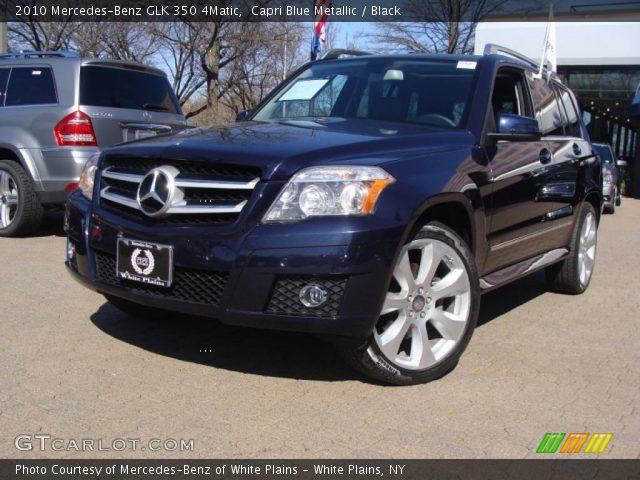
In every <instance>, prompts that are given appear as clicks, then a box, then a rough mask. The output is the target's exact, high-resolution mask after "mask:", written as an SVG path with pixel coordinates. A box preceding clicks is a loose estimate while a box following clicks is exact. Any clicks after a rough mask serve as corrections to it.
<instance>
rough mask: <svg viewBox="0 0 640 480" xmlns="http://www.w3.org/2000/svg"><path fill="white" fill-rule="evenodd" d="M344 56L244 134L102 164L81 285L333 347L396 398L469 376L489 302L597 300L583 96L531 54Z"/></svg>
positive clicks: (215, 131)
mask: <svg viewBox="0 0 640 480" xmlns="http://www.w3.org/2000/svg"><path fill="white" fill-rule="evenodd" d="M496 48H497V47H496ZM334 56H335V55H333V54H330V55H328V56H327V57H325V59H323V60H320V61H317V62H313V63H310V64H307V65H306V66H304V67H302V68H301V69H300V70H298V71H297V72H295V73H294V74H293V75H292V76H291V77H290V78H289V79H288V80H287V81H285V82H283V83H282V84H281V85H280V86H279V87H278V88H276V89H275V90H274V91H273V92H272V93H271V94H270V95H269V96H268V97H267V98H266V99H265V100H264V101H263V102H262V103H261V104H260V105H258V106H257V107H256V108H255V109H254V110H253V111H251V112H249V113H248V114H245V115H244V117H245V118H244V119H243V120H242V121H239V122H237V123H235V124H233V125H230V126H224V127H214V128H206V129H193V130H188V131H184V132H181V133H178V134H175V135H169V136H162V137H156V138H152V139H145V140H141V141H137V142H133V143H129V144H126V145H122V146H118V147H113V148H110V149H108V150H106V151H104V152H103V153H102V154H100V155H99V156H95V157H94V158H92V159H91V160H90V161H89V162H88V163H87V165H86V167H85V169H84V173H83V175H82V178H81V183H80V188H79V189H78V190H77V191H76V192H75V193H74V194H72V195H71V196H70V198H69V200H68V203H67V215H66V218H65V228H66V232H67V234H68V248H67V261H66V264H67V266H68V269H69V270H70V271H71V273H72V274H73V276H74V277H75V278H76V279H78V280H79V281H80V282H82V283H83V284H84V285H86V286H87V287H89V288H91V289H93V290H96V291H98V292H100V293H102V294H104V295H105V296H106V298H107V299H108V300H109V301H111V302H112V303H113V304H114V305H115V306H116V307H118V308H120V309H121V310H123V311H125V312H127V313H131V314H134V315H144V316H154V315H158V314H162V313H166V312H167V311H177V312H183V313H187V314H194V315H201V316H208V317H213V318H217V319H219V320H220V321H222V322H223V323H228V324H234V325H245V326H254V327H262V328H275V329H284V330H298V331H305V332H314V333H319V334H325V335H326V336H329V337H331V338H335V339H336V342H335V343H336V345H338V346H339V349H340V350H341V351H342V353H343V355H344V357H345V358H346V359H347V360H348V361H349V362H350V363H351V364H352V365H353V366H355V367H356V368H357V369H359V370H360V371H362V372H364V373H366V374H367V375H369V376H371V377H374V378H376V379H378V380H381V381H384V382H388V383H395V384H411V383H420V382H426V381H429V380H432V379H435V378H438V377H440V376H442V375H443V374H445V373H447V372H448V371H450V370H451V369H452V368H453V367H454V366H455V365H456V363H457V361H458V359H459V357H460V355H461V354H462V352H463V350H464V349H465V347H466V345H467V344H468V342H469V339H470V338H471V335H472V332H473V330H474V327H475V324H476V319H477V316H478V310H479V306H480V295H481V293H482V292H485V291H488V290H491V289H493V288H496V287H499V286H500V285H503V284H504V283H506V282H509V281H511V280H514V279H516V278H519V277H521V276H523V275H526V274H529V273H531V272H534V271H536V270H539V269H542V268H545V269H546V272H547V277H548V280H549V283H550V286H551V288H552V289H553V290H555V291H560V292H566V293H570V294H578V293H582V292H583V291H584V290H585V289H586V288H587V286H588V285H589V281H590V279H591V275H592V272H593V268H594V263H595V252H596V234H597V225H598V220H599V217H600V210H601V181H600V175H601V167H600V164H599V161H598V159H597V157H596V156H595V155H594V152H593V150H592V147H591V144H590V142H589V138H588V135H587V132H586V130H585V128H584V126H583V125H582V123H581V120H580V114H579V111H578V108H577V103H576V100H575V98H574V95H573V94H572V93H571V91H569V90H568V89H567V88H566V87H565V86H563V85H562V84H561V83H560V82H558V81H556V80H554V79H548V78H547V76H546V75H544V76H543V78H538V76H537V75H536V72H537V67H536V66H535V65H534V64H533V63H531V62H528V61H527V60H526V59H524V58H519V56H518V55H516V54H515V53H513V52H511V53H509V52H507V53H491V52H488V53H487V54H485V55H483V56H427V55H425V56H423V55H394V56H375V55H366V56H365V55H361V56H357V57H355V58H353V57H352V58H348V59H342V58H333V57H334Z"/></svg>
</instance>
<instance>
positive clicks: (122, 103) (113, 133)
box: [0, 52, 186, 236]
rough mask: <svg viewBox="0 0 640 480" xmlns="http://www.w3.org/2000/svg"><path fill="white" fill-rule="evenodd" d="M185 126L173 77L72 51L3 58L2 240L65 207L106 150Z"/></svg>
mask: <svg viewBox="0 0 640 480" xmlns="http://www.w3.org/2000/svg"><path fill="white" fill-rule="evenodd" d="M185 125H186V122H185V119H184V116H183V115H182V112H181V110H180V105H179V103H178V101H177V99H176V97H175V94H174V92H173V90H172V88H171V85H170V84H169V82H168V80H167V78H166V75H165V74H164V73H163V72H161V71H160V70H157V69H155V68H150V67H146V66H144V65H141V64H138V63H133V62H123V61H116V60H105V59H83V58H80V57H79V56H78V55H77V54H75V53H73V52H23V53H8V54H0V236H13V235H24V234H28V233H30V232H33V231H34V230H35V229H36V228H37V227H38V225H39V224H40V220H41V218H42V214H43V211H44V209H45V208H49V207H55V206H63V205H64V202H65V200H66V198H67V195H68V194H69V192H70V191H72V190H74V189H75V188H76V187H77V186H78V179H79V177H80V172H81V170H82V167H83V166H84V164H85V163H86V162H87V160H88V159H89V158H90V157H91V155H93V154H94V153H96V152H97V151H99V150H100V149H101V148H103V147H106V146H109V145H113V144H117V143H122V142H126V141H128V140H133V139H138V138H143V137H147V136H150V135H156V134H158V133H166V132H172V131H177V130H181V129H183V128H185Z"/></svg>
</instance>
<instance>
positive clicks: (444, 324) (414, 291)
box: [374, 238, 471, 370]
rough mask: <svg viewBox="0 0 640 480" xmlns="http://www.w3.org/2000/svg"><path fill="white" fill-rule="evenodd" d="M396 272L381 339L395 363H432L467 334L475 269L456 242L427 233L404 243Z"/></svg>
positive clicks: (407, 365)
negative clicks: (471, 277) (469, 268)
mask: <svg viewBox="0 0 640 480" xmlns="http://www.w3.org/2000/svg"><path fill="white" fill-rule="evenodd" d="M393 278H394V280H395V281H394V282H392V288H391V290H390V291H389V292H388V293H387V296H386V299H385V302H384V305H383V307H382V312H381V317H380V323H379V326H378V328H377V329H376V332H375V333H374V338H375V341H376V344H377V345H378V348H379V349H380V351H381V352H382V353H383V354H384V355H385V357H386V358H387V359H388V360H389V361H390V362H392V363H393V364H394V365H397V366H399V367H402V368H406V369H410V370H422V369H425V368H427V367H431V366H433V365H435V364H436V363H437V362H439V361H440V360H442V359H443V358H445V357H446V356H447V355H448V354H449V353H450V352H451V351H452V350H453V349H454V348H455V346H456V345H457V344H458V342H460V340H461V339H462V336H463V333H464V331H465V329H466V326H467V322H468V320H469V313H470V310H471V302H470V298H471V288H470V282H469V273H468V272H467V269H466V266H465V265H464V263H463V261H462V258H461V257H460V255H459V254H458V253H457V252H456V251H455V250H454V249H453V248H452V247H451V246H449V245H448V244H446V243H445V242H443V241H440V240H436V239H432V238H421V239H416V240H414V241H412V242H411V243H409V244H407V245H405V246H404V247H403V249H402V251H401V253H400V257H399V260H398V262H397V264H396V266H395V269H394V271H393ZM397 286H399V287H400V291H394V290H397ZM394 287H396V288H394Z"/></svg>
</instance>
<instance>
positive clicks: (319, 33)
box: [311, 0, 331, 60]
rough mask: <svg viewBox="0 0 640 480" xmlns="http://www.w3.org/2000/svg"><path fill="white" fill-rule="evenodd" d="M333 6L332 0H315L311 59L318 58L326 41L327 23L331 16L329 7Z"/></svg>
mask: <svg viewBox="0 0 640 480" xmlns="http://www.w3.org/2000/svg"><path fill="white" fill-rule="evenodd" d="M330 8H331V0H314V4H313V14H314V18H315V21H314V22H313V38H312V40H311V60H315V59H316V58H318V55H319V54H320V51H321V50H322V47H323V46H324V43H325V41H326V36H325V23H326V22H327V17H328V16H329V14H328V12H327V9H330Z"/></svg>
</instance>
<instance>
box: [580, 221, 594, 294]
mask: <svg viewBox="0 0 640 480" xmlns="http://www.w3.org/2000/svg"><path fill="white" fill-rule="evenodd" d="M597 228H598V227H597V224H596V217H595V215H593V213H591V212H589V213H588V214H587V216H586V217H584V223H583V224H582V229H581V231H580V241H579V244H578V273H579V278H580V283H581V284H582V285H583V286H584V285H587V284H588V283H589V279H590V278H591V273H592V272H593V266H594V264H595V263H596V243H597Z"/></svg>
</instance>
